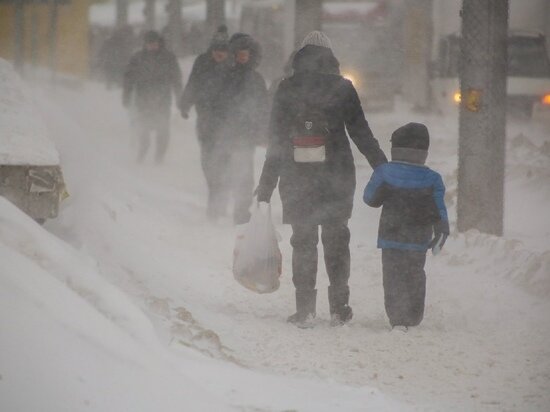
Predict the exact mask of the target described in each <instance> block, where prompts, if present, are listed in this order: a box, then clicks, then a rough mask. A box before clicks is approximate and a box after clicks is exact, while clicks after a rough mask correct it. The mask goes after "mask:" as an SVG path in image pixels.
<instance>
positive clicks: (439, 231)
mask: <svg viewBox="0 0 550 412" xmlns="http://www.w3.org/2000/svg"><path fill="white" fill-rule="evenodd" d="M391 143H392V149H391V154H392V161H391V162H389V163H387V164H384V165H381V166H379V167H378V168H376V169H375V171H374V173H373V175H372V177H371V179H370V181H369V183H368V184H367V186H366V188H365V192H364V200H365V203H367V204H368V205H369V206H372V207H380V206H382V214H381V216H380V226H379V230H378V247H379V248H380V249H382V272H383V283H384V303H385V307H386V313H387V315H388V318H389V320H390V324H391V326H392V328H393V327H399V328H403V329H405V330H406V329H407V328H408V327H410V326H416V325H418V324H419V323H420V322H421V321H422V318H423V316H424V299H425V295H426V273H425V272H424V264H425V262H426V251H427V250H428V249H430V248H431V249H432V250H433V253H434V254H437V253H438V251H439V250H441V248H442V247H443V245H444V244H445V240H446V239H447V236H448V235H449V220H448V218H447V209H446V207H445V201H444V196H445V186H444V185H443V180H442V179H441V176H440V175H439V173H437V172H435V171H433V170H431V169H430V168H428V167H426V166H424V163H425V161H426V157H427V156H428V147H429V144H430V136H429V133H428V129H427V128H426V126H424V125H423V124H419V123H409V124H407V125H405V126H403V127H400V128H399V129H397V130H396V131H395V132H394V133H393V134H392V137H391ZM432 234H433V237H432Z"/></svg>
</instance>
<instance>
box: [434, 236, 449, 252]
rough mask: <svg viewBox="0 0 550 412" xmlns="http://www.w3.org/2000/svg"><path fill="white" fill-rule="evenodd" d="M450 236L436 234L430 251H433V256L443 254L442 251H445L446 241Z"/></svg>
mask: <svg viewBox="0 0 550 412" xmlns="http://www.w3.org/2000/svg"><path fill="white" fill-rule="evenodd" d="M448 236H449V234H448V233H443V232H439V233H435V235H434V238H433V239H432V241H431V242H430V246H429V247H430V249H432V254H433V255H434V256H436V255H437V254H439V252H441V249H443V246H444V245H445V241H446V240H447V237H448Z"/></svg>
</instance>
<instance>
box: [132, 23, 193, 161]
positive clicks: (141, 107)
mask: <svg viewBox="0 0 550 412" xmlns="http://www.w3.org/2000/svg"><path fill="white" fill-rule="evenodd" d="M181 90H182V84H181V70H180V67H179V64H178V61H177V59H176V56H175V55H174V54H173V53H172V52H170V51H168V50H167V49H166V47H165V45H164V40H163V39H162V37H161V36H160V35H159V34H158V33H157V32H155V31H149V32H147V33H145V35H144V43H143V49H142V50H140V51H138V52H137V53H135V54H134V55H133V56H132V58H131V60H130V62H129V63H128V66H127V68H126V72H125V74H124V90H123V104H124V106H125V107H127V108H130V107H131V106H132V107H133V108H134V109H135V111H136V123H137V124H136V126H137V128H138V134H139V139H140V148H139V153H138V161H140V162H141V161H143V159H144V158H145V156H146V154H147V151H148V149H149V146H150V139H151V134H153V133H154V134H155V136H156V140H157V151H156V162H157V163H160V162H162V160H163V158H164V156H165V154H166V151H167V149H168V142H169V139H170V108H171V105H172V93H173V94H174V95H176V96H178V97H179V96H180V95H181Z"/></svg>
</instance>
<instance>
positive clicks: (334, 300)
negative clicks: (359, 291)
mask: <svg viewBox="0 0 550 412" xmlns="http://www.w3.org/2000/svg"><path fill="white" fill-rule="evenodd" d="M328 303H329V306H330V325H331V326H341V325H343V324H344V323H346V322H349V321H350V320H351V318H352V317H353V311H352V310H351V307H350V306H349V305H348V303H349V286H347V285H346V286H337V287H336V286H329V287H328Z"/></svg>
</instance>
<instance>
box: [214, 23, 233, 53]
mask: <svg viewBox="0 0 550 412" xmlns="http://www.w3.org/2000/svg"><path fill="white" fill-rule="evenodd" d="M228 47H229V34H228V33H227V26H226V25H225V24H222V25H221V26H220V27H218V30H217V31H216V33H214V36H212V40H211V41H210V49H212V50H227V49H228Z"/></svg>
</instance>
